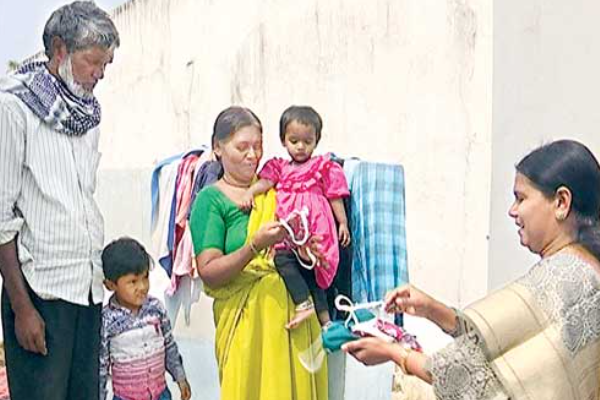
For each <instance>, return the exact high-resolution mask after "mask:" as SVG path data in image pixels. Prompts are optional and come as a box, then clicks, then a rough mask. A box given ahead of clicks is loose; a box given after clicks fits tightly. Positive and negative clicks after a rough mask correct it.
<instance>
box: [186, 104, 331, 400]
mask: <svg viewBox="0 0 600 400" xmlns="http://www.w3.org/2000/svg"><path fill="white" fill-rule="evenodd" d="M212 143H213V150H214V152H215V155H216V156H217V157H218V158H219V160H220V162H221V164H222V166H223V176H222V177H221V178H220V179H219V180H218V181H217V182H216V183H215V184H213V185H211V186H209V187H206V188H205V189H203V190H202V191H201V192H200V193H199V194H198V197H197V199H196V201H195V202H194V206H193V209H192V215H191V231H192V238H193V242H194V249H195V252H196V261H197V265H198V272H199V274H200V277H201V278H202V280H203V282H204V285H205V291H206V293H207V294H208V295H209V296H211V297H213V298H214V305H213V311H214V317H215V326H216V338H215V352H216V357H217V363H218V366H219V379H220V383H221V399H222V400H242V399H243V400H326V399H327V367H326V365H323V367H322V368H320V369H319V370H318V371H317V372H314V371H313V373H311V372H309V371H307V370H306V369H305V368H303V366H302V365H301V363H300V361H299V357H298V355H299V354H300V353H302V352H305V351H306V350H308V349H309V348H311V345H312V344H313V343H314V342H315V341H316V340H318V338H319V336H320V333H321V329H320V325H319V323H318V321H317V319H316V317H315V316H314V315H313V316H312V318H310V319H309V320H308V321H306V323H304V324H302V325H301V326H300V327H298V328H297V329H294V330H287V329H285V325H286V324H287V323H288V321H289V319H290V318H291V316H293V314H294V308H295V306H294V304H293V302H292V300H291V298H290V296H289V295H288V293H287V291H286V288H285V285H284V283H283V281H282V280H281V278H280V277H279V274H277V272H276V270H275V267H274V264H273V258H272V255H271V254H270V252H269V247H270V246H272V245H273V244H275V243H277V242H279V241H281V240H282V239H283V238H284V235H285V231H284V229H283V228H282V227H281V226H280V225H279V224H278V223H276V222H275V221H274V211H275V195H274V192H273V191H271V192H269V193H267V194H265V195H261V196H257V197H256V198H255V206H254V208H253V210H252V212H251V213H250V215H248V214H246V213H244V212H242V211H241V210H240V209H239V207H238V205H237V204H238V203H239V201H240V200H241V198H242V195H243V194H244V193H245V190H246V189H247V188H248V187H249V186H250V185H251V183H252V182H253V180H254V179H255V174H256V170H257V168H258V164H259V162H260V159H261V157H262V126H261V123H260V121H259V119H258V117H256V115H255V114H254V113H253V112H252V111H250V110H249V109H246V108H242V107H230V108H227V109H226V110H224V111H222V112H221V113H220V114H219V116H218V117H217V120H216V122H215V126H214V131H213V142H212Z"/></svg>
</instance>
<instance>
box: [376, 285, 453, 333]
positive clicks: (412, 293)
mask: <svg viewBox="0 0 600 400" xmlns="http://www.w3.org/2000/svg"><path fill="white" fill-rule="evenodd" d="M384 307H385V309H386V311H387V312H393V313H407V314H409V315H414V316H416V317H423V318H427V319H428V320H430V321H431V322H433V323H435V324H436V325H438V326H439V327H440V328H442V330H444V331H446V332H453V331H454V330H455V329H456V323H457V322H456V311H455V310H454V309H452V308H449V307H448V306H446V305H445V304H443V303H440V302H439V301H437V300H436V299H434V298H433V297H431V296H429V295H428V294H425V293H424V292H422V291H420V290H419V289H417V288H416V287H414V286H412V285H404V286H400V287H399V288H397V289H394V290H392V291H391V292H389V293H388V294H387V295H386V297H385V306H384Z"/></svg>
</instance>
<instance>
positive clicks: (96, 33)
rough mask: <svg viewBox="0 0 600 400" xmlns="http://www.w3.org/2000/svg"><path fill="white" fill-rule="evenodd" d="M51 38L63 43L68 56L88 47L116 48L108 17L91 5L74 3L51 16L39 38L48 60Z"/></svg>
mask: <svg viewBox="0 0 600 400" xmlns="http://www.w3.org/2000/svg"><path fill="white" fill-rule="evenodd" d="M55 37H58V38H60V39H61V40H62V41H63V42H65V45H66V47H67V51H68V52H69V54H72V53H74V52H75V51H77V50H83V49H87V48H90V47H92V46H100V47H104V48H107V49H110V48H116V47H119V45H120V39H119V32H118V31H117V28H116V27H115V24H114V23H113V21H112V20H111V18H110V16H109V15H108V13H106V12H105V11H104V10H102V9H101V8H99V7H98V6H97V5H96V4H94V3H93V2H91V1H75V2H73V3H71V4H67V5H65V6H62V7H60V8H59V9H58V10H56V11H54V12H53V13H52V15H51V16H50V18H49V19H48V21H47V22H46V26H45V27H44V34H43V36H42V39H43V41H44V49H45V53H46V56H47V57H48V58H49V59H50V58H52V55H53V52H54V49H53V48H52V39H54V38H55Z"/></svg>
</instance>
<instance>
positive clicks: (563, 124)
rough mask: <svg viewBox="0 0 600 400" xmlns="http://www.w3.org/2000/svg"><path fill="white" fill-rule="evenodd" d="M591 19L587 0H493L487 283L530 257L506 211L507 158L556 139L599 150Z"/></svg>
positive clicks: (596, 39) (513, 273) (519, 269)
mask: <svg viewBox="0 0 600 400" xmlns="http://www.w3.org/2000/svg"><path fill="white" fill-rule="evenodd" d="M599 20H600V3H599V2H598V1H595V0H574V1H569V2H562V1H558V0H551V1H547V0H544V1H543V0H530V1H518V0H502V1H495V2H494V66H493V68H494V94H493V110H494V111H493V127H494V135H493V147H492V148H493V151H492V160H493V171H492V196H491V222H490V225H491V239H490V258H489V262H490V274H489V286H490V288H495V287H498V286H500V285H502V284H503V283H505V282H507V281H508V280H510V279H513V278H515V277H517V276H519V275H521V274H523V273H524V272H525V271H526V270H527V268H528V266H529V265H531V263H532V262H534V261H535V259H536V258H535V257H534V256H533V255H532V254H530V253H528V251H527V250H526V249H524V248H522V247H520V246H519V241H518V235H517V230H516V228H515V225H514V223H513V221H512V220H511V219H509V218H508V216H507V210H508V207H509V206H510V204H511V202H512V183H513V179H514V165H515V164H516V163H517V162H518V161H519V160H520V159H521V158H522V157H523V156H524V155H525V154H527V152H529V151H530V150H532V149H534V148H535V147H537V146H539V145H541V144H543V143H546V142H548V141H550V140H552V139H558V138H575V139H578V140H581V141H582V142H583V143H585V144H586V145H588V146H589V147H590V148H591V150H592V151H593V152H594V153H595V154H596V155H597V156H600V135H599V133H600V132H599V129H598V127H599V126H600V112H599V111H598V93H600V78H599V76H598V74H599V71H600V34H599V33H598V21H599Z"/></svg>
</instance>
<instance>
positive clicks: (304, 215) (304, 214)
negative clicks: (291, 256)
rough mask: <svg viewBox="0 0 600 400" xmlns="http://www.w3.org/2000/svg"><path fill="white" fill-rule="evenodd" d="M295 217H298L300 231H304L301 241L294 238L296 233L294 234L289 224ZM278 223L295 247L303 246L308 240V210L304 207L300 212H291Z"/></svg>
mask: <svg viewBox="0 0 600 400" xmlns="http://www.w3.org/2000/svg"><path fill="white" fill-rule="evenodd" d="M296 215H297V216H299V217H300V223H301V226H302V229H303V230H304V235H303V237H302V238H301V239H297V238H296V232H294V230H293V229H292V227H291V226H290V222H289V221H290V220H292V219H293V218H294V217H295V216H296ZM279 223H280V224H281V226H283V227H284V228H285V230H286V231H287V232H288V234H289V235H290V239H291V240H292V242H293V243H294V244H295V245H296V246H304V245H305V244H306V242H308V239H309V238H310V232H309V230H308V208H306V206H304V207H302V209H301V210H300V211H298V210H294V211H292V212H291V213H290V214H289V215H288V216H287V217H286V218H285V219H282V220H280V221H279Z"/></svg>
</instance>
